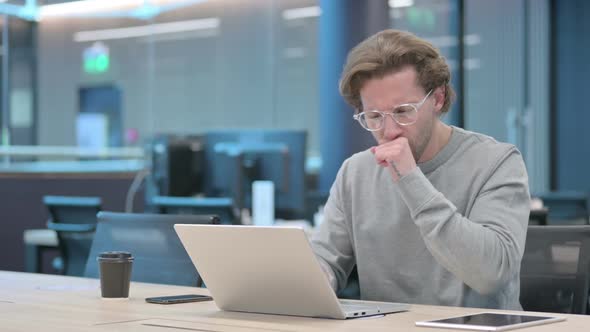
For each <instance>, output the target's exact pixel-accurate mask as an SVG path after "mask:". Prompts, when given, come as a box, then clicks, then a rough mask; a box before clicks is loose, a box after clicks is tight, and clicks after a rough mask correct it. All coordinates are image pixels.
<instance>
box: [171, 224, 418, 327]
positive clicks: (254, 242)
mask: <svg viewBox="0 0 590 332" xmlns="http://www.w3.org/2000/svg"><path fill="white" fill-rule="evenodd" d="M174 228H175V230H176V233H177V234H178V236H179V237H180V240H181V242H182V244H183V245H184V247H185V249H186V251H187V252H188V254H189V256H190V258H191V260H192V262H193V263H194V264H195V267H196V268H197V270H198V271H199V273H200V274H201V277H202V278H203V280H204V281H205V284H206V285H207V288H208V289H209V291H210V292H211V295H212V296H213V299H214V300H215V303H216V304H217V306H218V307H219V308H220V309H222V310H228V311H244V312H254V313H265V314H279V315H293V316H306V317H322V318H335V319H347V318H357V317H366V316H373V315H381V314H387V313H393V312H399V311H406V310H408V309H409V305H407V304H403V303H387V302H370V301H350V300H347V301H345V300H342V302H341V300H338V298H337V297H336V294H335V293H334V291H333V290H332V287H331V286H330V284H329V281H328V278H327V276H326V275H325V274H324V272H323V271H322V268H321V267H320V264H319V262H318V261H317V259H316V257H315V254H314V253H313V251H312V249H311V246H310V244H309V242H308V240H307V237H306V235H305V233H304V231H303V230H302V229H300V228H292V227H258V226H229V225H228V226H225V225H181V224H178V225H174Z"/></svg>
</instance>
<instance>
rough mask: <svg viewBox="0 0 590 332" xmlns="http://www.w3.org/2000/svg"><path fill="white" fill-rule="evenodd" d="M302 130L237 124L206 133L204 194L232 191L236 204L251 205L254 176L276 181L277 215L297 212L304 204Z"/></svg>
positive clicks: (292, 215)
mask: <svg viewBox="0 0 590 332" xmlns="http://www.w3.org/2000/svg"><path fill="white" fill-rule="evenodd" d="M306 144H307V132H306V131H304V130H281V129H240V130H219V131H210V132H207V133H206V134H205V159H206V174H207V176H206V177H205V179H204V188H205V194H206V195H207V196H213V197H220V196H221V197H224V196H225V197H232V198H233V199H234V200H235V202H236V205H237V206H238V207H239V208H251V206H252V198H251V195H252V193H251V191H252V182H253V181H256V180H270V181H273V182H274V186H275V215H276V216H277V217H278V218H287V219H291V218H300V217H301V216H302V215H303V213H304V209H305V202H304V196H305V151H306Z"/></svg>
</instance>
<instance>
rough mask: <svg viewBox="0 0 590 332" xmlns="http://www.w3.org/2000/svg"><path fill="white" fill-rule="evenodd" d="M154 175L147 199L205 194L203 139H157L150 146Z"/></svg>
mask: <svg viewBox="0 0 590 332" xmlns="http://www.w3.org/2000/svg"><path fill="white" fill-rule="evenodd" d="M147 152H148V153H147V154H148V156H149V157H150V158H149V160H150V162H151V172H150V175H149V176H148V178H147V190H146V195H147V196H148V197H147V198H148V200H147V201H148V202H149V198H150V197H153V196H180V197H186V196H194V195H195V194H198V193H200V192H202V179H203V168H204V166H203V165H204V151H203V138H202V137H201V136H198V135H169V134H159V135H156V136H155V137H154V138H153V139H152V140H151V141H150V142H149V144H148V146H147Z"/></svg>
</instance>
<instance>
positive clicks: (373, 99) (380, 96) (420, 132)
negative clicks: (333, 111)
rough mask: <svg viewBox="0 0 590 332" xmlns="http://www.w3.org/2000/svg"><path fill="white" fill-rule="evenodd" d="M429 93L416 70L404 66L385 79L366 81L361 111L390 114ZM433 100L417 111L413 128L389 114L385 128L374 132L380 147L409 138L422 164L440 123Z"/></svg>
mask: <svg viewBox="0 0 590 332" xmlns="http://www.w3.org/2000/svg"><path fill="white" fill-rule="evenodd" d="M427 92H428V91H424V90H423V89H422V88H421V87H420V86H419V85H418V84H417V73H416V70H415V69H414V68H413V67H405V68H404V69H402V70H400V71H397V72H394V73H391V74H388V75H386V76H384V77H383V78H376V79H372V80H369V81H367V82H365V84H364V85H363V87H362V88H361V90H360V96H361V101H362V104H363V109H362V110H361V111H370V110H378V111H381V112H384V113H390V112H391V110H392V109H393V108H394V107H396V106H398V105H401V104H407V103H419V102H420V101H422V99H424V97H425V96H426V93H427ZM433 94H434V91H433ZM434 99H435V98H433V96H432V95H431V96H429V97H428V98H427V99H426V100H425V102H424V104H423V105H422V107H420V108H419V109H418V113H417V120H416V122H415V123H413V124H411V125H406V126H402V125H400V124H398V123H397V122H395V121H394V120H393V118H392V117H391V116H390V115H387V116H386V118H385V122H384V124H383V127H382V128H381V129H380V130H377V131H373V132H372V134H373V136H374V137H375V139H376V140H377V143H378V144H379V145H381V144H384V143H387V142H390V141H393V140H395V139H396V138H399V137H406V138H407V139H408V142H409V144H410V148H411V149H412V154H413V155H414V159H415V160H416V162H419V161H420V157H422V154H423V153H424V150H425V149H426V147H427V146H428V143H429V142H430V138H431V137H432V132H433V130H434V124H435V122H436V120H437V114H436V112H435V107H434V106H435V102H434Z"/></svg>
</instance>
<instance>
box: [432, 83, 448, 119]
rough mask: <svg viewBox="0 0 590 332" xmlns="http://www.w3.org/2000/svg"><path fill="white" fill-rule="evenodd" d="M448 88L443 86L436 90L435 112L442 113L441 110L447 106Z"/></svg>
mask: <svg viewBox="0 0 590 332" xmlns="http://www.w3.org/2000/svg"><path fill="white" fill-rule="evenodd" d="M446 90H447V88H446V87H445V86H444V85H443V86H439V87H438V88H436V89H434V92H433V94H434V110H435V111H436V112H437V113H440V110H441V109H442V108H443V106H444V105H445V94H446Z"/></svg>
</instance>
